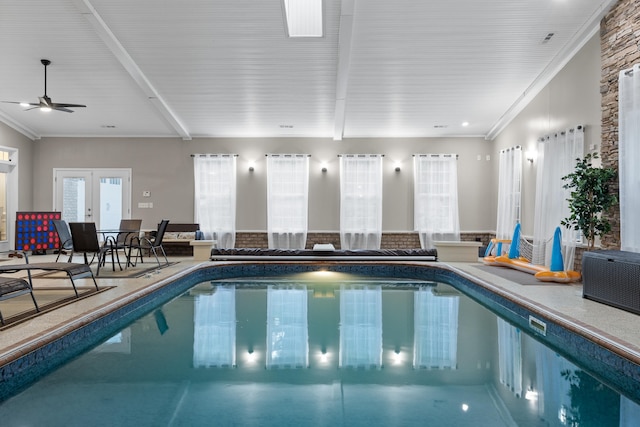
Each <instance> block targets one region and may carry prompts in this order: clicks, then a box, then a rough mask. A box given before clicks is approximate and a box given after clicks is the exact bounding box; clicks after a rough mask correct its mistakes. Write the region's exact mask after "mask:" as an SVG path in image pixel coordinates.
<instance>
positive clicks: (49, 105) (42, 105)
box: [2, 59, 86, 113]
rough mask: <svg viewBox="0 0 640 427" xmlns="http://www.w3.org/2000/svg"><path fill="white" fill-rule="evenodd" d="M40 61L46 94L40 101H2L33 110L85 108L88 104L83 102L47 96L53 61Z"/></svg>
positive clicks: (66, 110)
mask: <svg viewBox="0 0 640 427" xmlns="http://www.w3.org/2000/svg"><path fill="white" fill-rule="evenodd" d="M40 63H41V64H42V65H44V95H43V96H41V97H39V98H38V99H39V100H40V102H38V103H27V102H17V101H2V102H5V103H8V104H19V105H20V106H21V107H25V108H26V109H25V111H29V110H33V109H35V108H37V109H39V110H40V111H44V112H48V111H51V110H56V111H64V112H65V113H73V110H71V109H70V108H83V107H86V105H82V104H67V103H60V102H53V101H51V98H49V96H47V66H49V65H51V61H49V60H48V59H41V60H40Z"/></svg>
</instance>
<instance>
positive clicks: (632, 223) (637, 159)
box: [618, 65, 640, 252]
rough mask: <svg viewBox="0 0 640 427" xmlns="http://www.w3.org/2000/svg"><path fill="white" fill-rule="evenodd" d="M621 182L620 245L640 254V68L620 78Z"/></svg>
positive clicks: (625, 249)
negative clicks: (638, 217)
mask: <svg viewBox="0 0 640 427" xmlns="http://www.w3.org/2000/svg"><path fill="white" fill-rule="evenodd" d="M618 83H619V93H618V103H619V108H618V120H619V123H618V136H619V141H620V142H619V147H618V156H619V159H618V179H619V183H620V245H621V249H622V250H623V251H631V252H640V221H638V219H637V216H638V212H640V197H638V188H640V168H639V167H638V165H639V164H640V65H634V66H633V68H632V69H630V70H624V71H621V72H620V76H619V78H618Z"/></svg>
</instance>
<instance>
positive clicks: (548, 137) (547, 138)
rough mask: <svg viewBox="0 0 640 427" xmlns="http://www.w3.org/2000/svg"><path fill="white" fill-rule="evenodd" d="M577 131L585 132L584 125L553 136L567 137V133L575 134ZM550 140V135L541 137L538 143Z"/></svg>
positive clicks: (555, 133)
mask: <svg viewBox="0 0 640 427" xmlns="http://www.w3.org/2000/svg"><path fill="white" fill-rule="evenodd" d="M576 130H581V131H583V132H584V125H577V126H576V127H573V128H569V129H565V130H562V131H557V132H554V133H553V134H552V135H553V136H558V135H566V133H567V132H569V133H573V132H575V131H576ZM550 138H551V136H550V135H546V136H542V137H540V139H538V142H544V141H545V140H549V139H550Z"/></svg>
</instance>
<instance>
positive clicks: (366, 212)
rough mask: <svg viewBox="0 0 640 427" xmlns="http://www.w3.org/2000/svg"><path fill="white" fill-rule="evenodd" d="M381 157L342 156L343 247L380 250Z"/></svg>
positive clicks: (363, 155)
mask: <svg viewBox="0 0 640 427" xmlns="http://www.w3.org/2000/svg"><path fill="white" fill-rule="evenodd" d="M381 238H382V156H381V155H378V154H358V155H346V156H342V157H340V244H341V246H342V249H380V240H381Z"/></svg>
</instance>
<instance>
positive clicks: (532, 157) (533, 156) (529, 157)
mask: <svg viewBox="0 0 640 427" xmlns="http://www.w3.org/2000/svg"><path fill="white" fill-rule="evenodd" d="M524 156H525V157H526V158H527V161H528V162H529V163H533V161H534V160H535V159H536V157H538V152H537V151H535V150H529V151H527V152H526V153H524Z"/></svg>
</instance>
